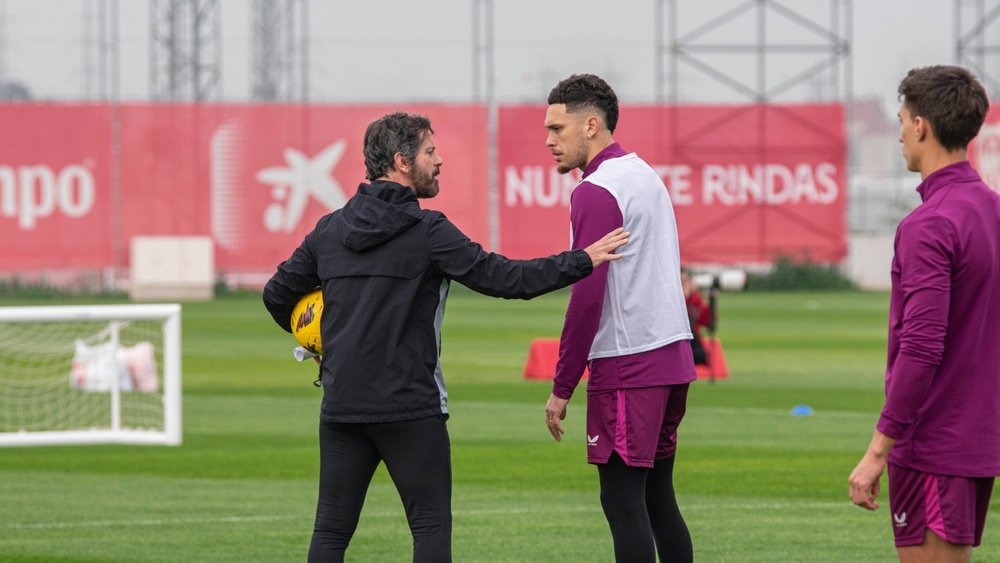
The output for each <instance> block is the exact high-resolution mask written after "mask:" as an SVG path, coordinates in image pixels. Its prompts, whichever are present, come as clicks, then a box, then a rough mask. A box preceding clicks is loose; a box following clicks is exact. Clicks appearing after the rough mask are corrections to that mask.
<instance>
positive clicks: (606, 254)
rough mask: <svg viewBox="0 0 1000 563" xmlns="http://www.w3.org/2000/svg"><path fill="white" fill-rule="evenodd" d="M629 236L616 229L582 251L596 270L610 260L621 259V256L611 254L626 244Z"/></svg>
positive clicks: (623, 231)
mask: <svg viewBox="0 0 1000 563" xmlns="http://www.w3.org/2000/svg"><path fill="white" fill-rule="evenodd" d="M629 234H630V233H628V232H626V231H625V229H623V228H621V227H618V228H617V229H615V230H613V231H611V232H610V233H608V234H606V235H604V237H603V238H601V240H599V241H597V242H595V243H594V244H592V245H590V246H588V247H587V248H585V249H583V250H584V251H585V252H586V253H587V254H588V255H590V261H591V262H593V263H594V267H595V268H596V267H598V266H600V265H601V264H603V263H605V262H608V261H610V260H619V259H621V257H622V256H621V254H613V252H614V251H615V250H617V249H618V247H620V246H622V245H624V244H625V243H627V242H628V237H629Z"/></svg>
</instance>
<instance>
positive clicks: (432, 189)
mask: <svg viewBox="0 0 1000 563" xmlns="http://www.w3.org/2000/svg"><path fill="white" fill-rule="evenodd" d="M438 174H440V172H438V171H437V170H435V171H434V172H433V173H431V174H424V173H423V172H422V171H420V172H418V173H417V175H416V177H415V178H413V191H414V193H416V194H417V197H418V198H420V199H430V198H432V197H434V196H436V195H438V192H439V191H441V187H440V186H439V185H438V181H437V177H436V176H437V175H438Z"/></svg>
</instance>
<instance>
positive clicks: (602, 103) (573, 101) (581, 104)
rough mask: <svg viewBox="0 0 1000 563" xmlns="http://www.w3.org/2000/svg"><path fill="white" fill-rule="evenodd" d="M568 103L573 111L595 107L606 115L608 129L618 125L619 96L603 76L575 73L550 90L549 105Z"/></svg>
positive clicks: (613, 130) (569, 108)
mask: <svg viewBox="0 0 1000 563" xmlns="http://www.w3.org/2000/svg"><path fill="white" fill-rule="evenodd" d="M552 104H566V111H568V112H570V113H572V112H575V111H577V110H579V109H581V108H594V109H596V110H598V111H600V112H601V113H602V114H603V117H604V124H605V125H607V126H608V131H611V132H612V133H614V132H615V127H617V126H618V96H616V95H615V91H614V90H612V89H611V86H608V83H607V82H605V81H604V80H603V79H602V78H601V77H599V76H595V75H593V74H574V75H573V76H570V77H569V78H567V79H565V80H563V81H562V82H560V83H559V84H556V87H555V88H553V89H552V91H551V92H549V105H552Z"/></svg>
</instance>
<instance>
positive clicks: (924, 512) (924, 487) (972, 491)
mask: <svg viewBox="0 0 1000 563" xmlns="http://www.w3.org/2000/svg"><path fill="white" fill-rule="evenodd" d="M992 492H993V477H953V476H950V475H933V474H930V473H923V472H921V471H916V470H913V469H907V468H905V467H899V466H896V465H892V464H890V465H889V507H890V509H891V511H892V531H893V534H894V535H895V536H896V547H905V546H908V545H920V544H922V543H924V530H925V529H928V528H929V529H930V530H931V531H932V532H934V533H935V534H936V535H937V536H938V537H940V538H941V539H943V540H945V541H946V542H948V543H953V544H957V545H973V546H975V545H979V542H980V541H981V540H982V538H983V527H984V526H985V525H986V511H987V510H988V509H989V507H990V495H991V494H992Z"/></svg>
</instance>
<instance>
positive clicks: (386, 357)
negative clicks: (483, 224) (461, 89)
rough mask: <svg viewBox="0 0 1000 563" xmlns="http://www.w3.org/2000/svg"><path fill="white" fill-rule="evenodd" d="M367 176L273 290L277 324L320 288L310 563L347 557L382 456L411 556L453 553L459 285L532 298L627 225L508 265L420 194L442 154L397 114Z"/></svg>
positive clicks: (420, 122) (584, 269)
mask: <svg viewBox="0 0 1000 563" xmlns="http://www.w3.org/2000/svg"><path fill="white" fill-rule="evenodd" d="M364 155H365V167H366V169H367V170H366V178H367V179H368V180H369V181H370V182H371V183H370V184H369V183H363V184H361V186H360V187H358V192H357V193H356V194H355V195H354V197H352V198H351V199H350V200H349V201H348V202H347V204H346V205H345V206H344V208H343V209H340V210H337V211H334V212H333V213H330V214H329V215H326V216H325V217H323V218H321V219H320V220H319V222H318V223H317V224H316V227H315V229H314V230H313V231H312V232H311V233H309V234H308V235H306V237H305V240H304V241H303V242H302V244H301V245H300V246H299V247H298V248H297V249H296V250H295V251H294V252H293V253H292V255H291V257H290V258H289V259H288V260H286V261H284V262H283V263H281V264H280V265H279V266H278V271H277V272H276V273H275V274H274V276H273V277H272V278H271V280H270V281H269V282H268V283H267V286H266V287H265V288H264V304H265V305H266V306H267V310H268V311H269V312H270V313H271V315H272V316H273V317H274V320H275V322H277V323H278V325H279V326H281V328H283V329H285V330H286V331H291V326H290V316H291V311H292V308H293V307H294V306H295V304H296V303H297V302H298V301H299V299H300V298H301V297H302V296H304V295H306V294H307V293H309V292H311V291H313V290H314V289H315V288H316V287H317V286H320V287H322V290H323V317H322V321H321V334H322V342H323V352H324V354H323V357H322V361H321V375H322V377H321V378H322V381H323V404H322V409H321V411H320V425H319V443H320V479H319V502H318V505H317V508H316V521H315V526H314V528H313V536H312V544H311V545H310V547H309V561H317V562H318V561H322V562H327V561H343V560H344V552H345V550H346V549H347V546H348V544H349V542H350V541H351V537H352V536H353V534H354V530H355V528H356V527H357V524H358V517H359V515H360V514H361V506H362V504H363V503H364V500H365V494H366V492H367V491H368V485H369V483H370V482H371V478H372V474H373V473H374V472H375V469H376V467H378V464H379V463H380V462H383V461H384V462H385V465H386V468H387V469H388V471H389V476H390V477H391V478H392V481H393V483H395V485H396V489H397V490H398V491H399V496H400V498H401V499H402V501H403V507H404V509H405V511H406V518H407V520H408V521H409V524H410V531H411V533H412V535H413V560H414V561H420V562H429V563H430V562H433V563H440V562H445V561H451V528H452V518H451V445H450V441H449V438H448V430H447V428H446V425H445V421H446V420H447V419H448V393H447V391H446V389H445V385H444V377H443V374H442V372H441V361H440V359H441V323H442V320H443V318H444V305H445V299H446V298H447V296H448V287H449V283H450V282H451V280H454V281H457V282H459V283H461V284H463V285H466V286H468V287H469V288H471V289H473V290H475V291H478V292H480V293H484V294H487V295H491V296H495V297H505V298H518V299H530V298H532V297H535V296H537V295H541V294H543V293H546V292H549V291H553V290H555V289H558V288H561V287H565V286H567V285H569V284H571V283H573V282H575V281H577V280H579V279H581V278H584V277H586V276H587V275H589V274H590V273H591V271H592V270H593V268H594V267H595V266H600V265H601V264H602V263H604V262H605V261H608V260H614V259H616V258H619V256H617V255H612V254H611V252H612V251H614V250H615V249H616V248H618V247H619V246H621V245H622V244H625V242H627V233H622V231H621V229H617V230H614V231H615V232H613V233H611V234H609V235H608V236H605V237H603V238H600V240H597V239H595V242H594V243H593V244H591V245H589V246H587V248H585V249H581V250H573V251H567V252H563V253H562V254H558V255H555V256H550V257H548V258H537V259H534V260H509V259H507V258H505V257H503V256H501V255H499V254H494V253H490V252H486V251H484V250H483V248H482V247H481V246H480V245H478V244H476V243H475V242H473V241H471V240H469V238H468V237H466V236H465V235H464V234H462V232H461V231H460V230H458V228H457V227H456V226H455V225H454V224H452V223H451V221H449V220H448V219H447V218H445V216H444V215H443V214H442V213H440V212H438V211H431V210H426V209H421V208H420V200H421V199H428V198H432V197H434V196H436V195H437V193H438V181H437V175H438V174H439V173H440V171H441V165H442V164H443V163H444V161H443V160H442V159H441V155H440V154H439V153H438V152H437V148H436V147H435V144H434V131H433V129H431V123H430V121H429V120H428V119H427V118H426V117H423V116H419V115H410V114H405V113H393V114H389V115H385V116H383V117H382V118H380V119H378V120H376V121H374V122H372V123H371V124H370V125H369V126H368V130H367V131H366V132H365V139H364Z"/></svg>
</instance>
